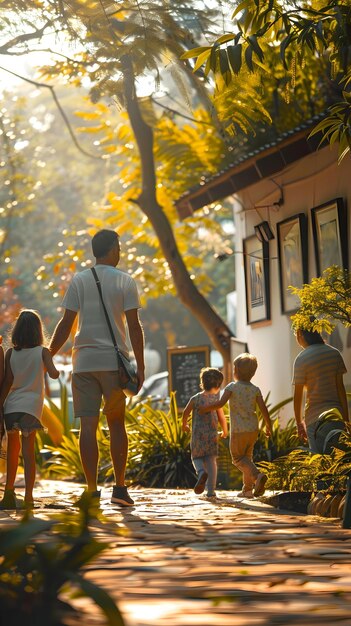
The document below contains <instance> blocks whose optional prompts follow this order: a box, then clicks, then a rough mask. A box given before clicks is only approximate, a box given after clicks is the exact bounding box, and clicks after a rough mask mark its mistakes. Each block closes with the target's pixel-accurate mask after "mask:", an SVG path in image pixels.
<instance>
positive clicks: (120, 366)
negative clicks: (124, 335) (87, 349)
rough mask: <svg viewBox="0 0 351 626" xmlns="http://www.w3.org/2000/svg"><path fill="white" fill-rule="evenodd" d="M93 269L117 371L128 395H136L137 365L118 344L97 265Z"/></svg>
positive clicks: (137, 385) (121, 384)
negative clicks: (134, 364)
mask: <svg viewBox="0 0 351 626" xmlns="http://www.w3.org/2000/svg"><path fill="white" fill-rule="evenodd" d="M91 271H92V273H93V276H94V279H95V282H96V286H97V288H98V292H99V296H100V300H101V304H102V308H103V310H104V313H105V317H106V322H107V326H108V329H109V331H110V335H111V339H112V343H113V347H114V349H115V351H116V357H117V372H118V378H119V383H120V386H121V388H122V389H123V392H124V394H125V395H126V396H129V397H131V396H135V395H136V394H137V393H138V387H139V381H138V376H137V373H136V370H135V367H134V366H133V365H132V363H131V362H130V361H129V359H127V357H126V356H125V355H124V354H123V352H121V351H120V349H119V347H118V345H117V342H116V338H115V334H114V332H113V328H112V326H111V322H110V318H109V316H108V313H107V309H106V306H105V303H104V300H103V297H102V290H101V283H100V281H99V277H98V275H97V273H96V270H95V267H92V268H91Z"/></svg>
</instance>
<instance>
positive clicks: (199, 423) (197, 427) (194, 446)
mask: <svg viewBox="0 0 351 626" xmlns="http://www.w3.org/2000/svg"><path fill="white" fill-rule="evenodd" d="M218 399H219V394H214V393H211V394H208V393H207V394H204V393H203V392H200V393H198V394H196V396H193V400H194V408H193V418H192V429H191V443H190V447H191V456H192V458H193V459H198V458H199V457H203V456H217V455H218V416H217V412H216V411H211V413H204V414H203V415H199V413H198V410H197V409H198V408H199V407H200V406H207V405H209V404H211V403H215V402H217V401H218Z"/></svg>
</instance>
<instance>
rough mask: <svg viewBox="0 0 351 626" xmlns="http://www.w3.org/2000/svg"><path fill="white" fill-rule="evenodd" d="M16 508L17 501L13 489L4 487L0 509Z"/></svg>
mask: <svg viewBox="0 0 351 626" xmlns="http://www.w3.org/2000/svg"><path fill="white" fill-rule="evenodd" d="M15 509H17V502H16V496H15V491H14V489H5V491H4V496H3V498H2V500H0V511H14V510H15Z"/></svg>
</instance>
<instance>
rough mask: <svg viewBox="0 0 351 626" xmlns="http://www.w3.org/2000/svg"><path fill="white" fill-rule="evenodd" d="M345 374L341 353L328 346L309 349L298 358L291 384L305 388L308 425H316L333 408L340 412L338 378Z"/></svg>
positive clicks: (316, 346)
mask: <svg viewBox="0 0 351 626" xmlns="http://www.w3.org/2000/svg"><path fill="white" fill-rule="evenodd" d="M346 371H347V370H346V367H345V363H344V361H343V358H342V356H341V354H340V352H339V350H337V349H336V348H333V347H332V346H329V345H328V344H325V343H318V344H313V345H311V346H308V347H307V348H304V350H302V352H300V354H298V355H297V357H296V359H295V362H294V373H293V381H292V382H293V385H304V386H305V388H306V404H305V421H306V424H307V425H308V424H313V422H315V421H316V420H317V419H318V417H319V416H320V414H321V413H323V411H326V410H328V409H332V408H336V409H339V410H341V408H342V407H341V404H340V399H339V394H338V390H337V386H336V377H337V374H345V373H346Z"/></svg>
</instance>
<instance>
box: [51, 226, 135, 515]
mask: <svg viewBox="0 0 351 626" xmlns="http://www.w3.org/2000/svg"><path fill="white" fill-rule="evenodd" d="M92 249H93V254H94V256H95V259H96V264H95V270H96V273H97V275H98V279H99V281H100V284H101V289H102V296H103V299H104V303H105V306H106V309H107V312H108V315H109V318H110V322H111V326H112V329H113V332H114V335H115V338H116V342H117V345H118V348H119V349H120V351H121V352H123V353H124V354H125V355H126V356H128V354H129V350H128V346H127V342H126V330H127V327H128V331H129V337H130V342H131V345H132V348H133V352H134V356H135V359H136V364H137V374H138V380H139V389H140V387H141V386H142V384H143V382H144V335H143V330H142V327H141V324H140V320H139V315H138V309H139V308H140V302H139V296H138V291H137V287H136V284H135V281H134V280H133V278H131V276H129V275H128V274H126V273H125V272H122V271H121V270H119V269H117V267H116V266H117V265H118V262H119V258H120V246H119V239H118V235H117V233H115V232H114V231H112V230H101V231H99V232H97V233H96V235H94V237H93V239H92ZM62 306H63V308H64V309H65V312H64V315H63V317H62V318H61V320H60V321H59V323H58V325H57V326H56V329H55V331H54V334H53V337H52V340H51V344H50V350H51V353H52V354H53V355H54V354H56V352H58V351H59V349H60V348H61V346H62V345H63V344H64V343H65V342H66V340H67V339H68V337H69V334H70V331H71V329H72V326H73V324H74V322H75V319H76V317H77V315H78V323H77V331H76V334H75V337H74V344H73V351H72V363H73V376H72V393H73V405H74V414H75V417H77V418H80V423H81V429H80V438H79V446H80V454H81V459H82V465H83V469H84V474H85V477H86V482H87V489H86V491H85V492H84V494H83V497H82V499H83V501H84V500H85V501H90V500H92V499H94V500H95V501H98V500H99V498H100V492H99V491H98V490H97V470H98V446H97V439H96V431H97V427H98V423H99V414H100V407H101V402H102V399H104V408H103V412H104V414H105V415H106V419H107V424H108V427H109V430H110V451H111V458H112V463H113V467H114V473H115V481H116V484H115V486H114V487H113V493H112V498H111V502H114V503H116V504H119V505H121V506H132V505H133V504H134V502H133V500H132V498H131V497H130V495H129V494H128V491H127V487H126V486H125V482H124V479H125V467H126V463H127V454H128V438H127V433H126V429H125V423H124V422H125V395H124V393H123V391H122V389H121V387H120V385H119V380H118V372H117V357H116V352H115V349H114V346H113V343H112V339H111V335H110V333H109V329H108V325H107V321H106V318H105V315H104V311H103V307H102V303H101V300H100V296H99V292H98V289H97V285H96V282H95V279H94V276H93V273H92V271H91V269H86V270H84V271H82V272H79V273H78V274H75V275H74V277H73V279H72V281H71V283H70V285H69V287H68V289H67V292H66V294H65V297H64V299H63V302H62Z"/></svg>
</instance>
